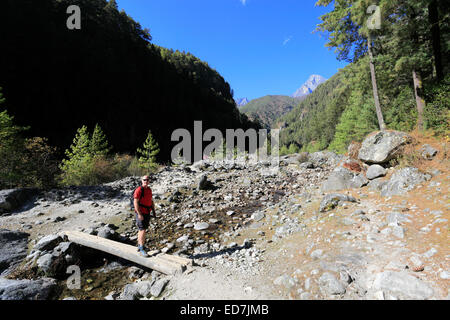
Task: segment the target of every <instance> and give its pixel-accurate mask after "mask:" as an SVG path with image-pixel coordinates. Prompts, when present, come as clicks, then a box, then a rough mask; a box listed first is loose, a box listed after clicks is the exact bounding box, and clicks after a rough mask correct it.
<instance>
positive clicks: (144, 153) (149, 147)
mask: <svg viewBox="0 0 450 320" xmlns="http://www.w3.org/2000/svg"><path fill="white" fill-rule="evenodd" d="M137 153H138V154H139V155H140V157H139V165H140V167H141V168H143V169H146V170H148V171H150V172H151V171H153V170H155V169H156V167H157V163H156V156H157V155H158V153H159V145H158V142H157V141H156V140H155V139H154V138H153V135H152V133H151V131H150V130H149V131H148V134H147V138H146V139H145V142H144V146H143V149H140V148H138V149H137Z"/></svg>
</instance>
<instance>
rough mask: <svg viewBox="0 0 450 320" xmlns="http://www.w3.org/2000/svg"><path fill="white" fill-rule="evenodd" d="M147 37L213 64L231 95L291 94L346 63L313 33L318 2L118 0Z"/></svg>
mask: <svg viewBox="0 0 450 320" xmlns="http://www.w3.org/2000/svg"><path fill="white" fill-rule="evenodd" d="M117 2H118V5H119V8H120V9H124V10H125V11H126V12H127V13H128V14H129V15H130V16H131V17H133V19H134V20H136V21H138V22H139V23H140V24H141V25H142V27H143V28H149V29H150V34H151V35H152V37H153V40H152V42H153V43H155V44H157V45H160V46H163V47H166V48H172V49H174V50H176V49H178V50H180V51H183V50H184V51H186V52H190V53H192V54H193V55H195V56H197V57H198V58H200V59H201V60H203V61H206V62H208V64H209V65H210V66H211V67H212V68H214V69H216V70H217V71H218V72H219V73H220V74H221V75H222V76H223V77H224V78H225V80H226V81H227V82H228V83H229V84H230V86H231V88H232V89H233V90H234V97H235V98H243V97H247V98H248V99H254V98H259V97H262V96H264V95H268V94H283V95H291V94H292V93H294V91H295V90H296V89H298V88H299V87H300V86H301V85H302V84H303V82H305V81H306V80H307V78H308V76H309V75H311V74H320V75H322V76H324V77H326V78H330V77H331V76H332V75H333V74H335V73H336V72H337V71H338V69H339V68H342V67H344V66H345V63H343V62H339V61H337V60H336V56H335V54H334V53H333V50H329V49H328V48H326V47H325V42H326V39H325V37H324V36H323V35H320V34H319V33H313V30H314V29H315V27H316V25H317V24H318V23H320V20H319V19H318V17H319V16H320V15H322V14H324V13H325V12H327V11H329V10H331V9H330V8H323V7H315V6H314V4H315V2H316V0H118V1H117Z"/></svg>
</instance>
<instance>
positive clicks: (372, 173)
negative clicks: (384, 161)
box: [366, 164, 386, 180]
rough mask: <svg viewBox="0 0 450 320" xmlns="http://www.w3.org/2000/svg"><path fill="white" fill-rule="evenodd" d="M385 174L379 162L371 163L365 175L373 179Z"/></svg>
mask: <svg viewBox="0 0 450 320" xmlns="http://www.w3.org/2000/svg"><path fill="white" fill-rule="evenodd" d="M385 175H386V169H385V168H383V167H382V166H380V165H379V164H373V165H371V166H370V167H369V168H368V169H367V172H366V177H367V179H369V180H373V179H375V178H379V177H384V176H385Z"/></svg>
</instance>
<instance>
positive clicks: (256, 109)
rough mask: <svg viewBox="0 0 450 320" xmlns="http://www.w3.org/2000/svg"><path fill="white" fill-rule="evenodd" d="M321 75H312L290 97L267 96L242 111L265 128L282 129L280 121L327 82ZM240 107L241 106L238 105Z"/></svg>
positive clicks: (251, 102) (252, 102) (247, 103)
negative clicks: (320, 85)
mask: <svg viewBox="0 0 450 320" xmlns="http://www.w3.org/2000/svg"><path fill="white" fill-rule="evenodd" d="M326 80H327V79H325V78H324V77H322V76H319V75H311V76H310V77H309V78H308V80H307V81H306V82H305V83H304V84H303V85H302V86H301V87H300V88H299V89H298V90H296V92H295V93H294V94H293V95H292V96H290V97H288V96H283V95H267V96H264V97H261V98H258V99H253V100H250V101H247V102H246V104H245V105H242V107H241V108H240V111H241V112H242V113H244V114H246V115H247V116H248V117H249V118H250V119H252V120H255V121H259V122H260V123H261V124H262V126H263V127H265V128H267V129H270V128H278V127H280V123H279V121H278V120H279V119H280V118H281V117H283V116H285V115H286V114H289V113H290V111H292V110H293V109H294V108H295V107H296V106H297V105H298V104H299V103H300V102H301V101H303V100H304V99H305V98H306V96H308V95H309V94H310V93H312V92H313V91H314V90H315V89H316V88H317V87H318V86H319V84H321V83H323V82H325V81H326ZM238 105H240V104H238Z"/></svg>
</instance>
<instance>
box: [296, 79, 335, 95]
mask: <svg viewBox="0 0 450 320" xmlns="http://www.w3.org/2000/svg"><path fill="white" fill-rule="evenodd" d="M325 81H327V79H325V78H324V77H322V76H320V75H317V74H313V75H310V76H309V78H308V80H306V82H305V83H304V84H303V85H302V86H301V87H300V88H298V89H297V90H296V91H295V92H294V93H293V94H292V96H291V97H293V98H300V97H304V96H307V95H308V94H310V93H312V92H313V91H314V90H316V88H317V87H318V86H319V84H321V83H324V82H325Z"/></svg>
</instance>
